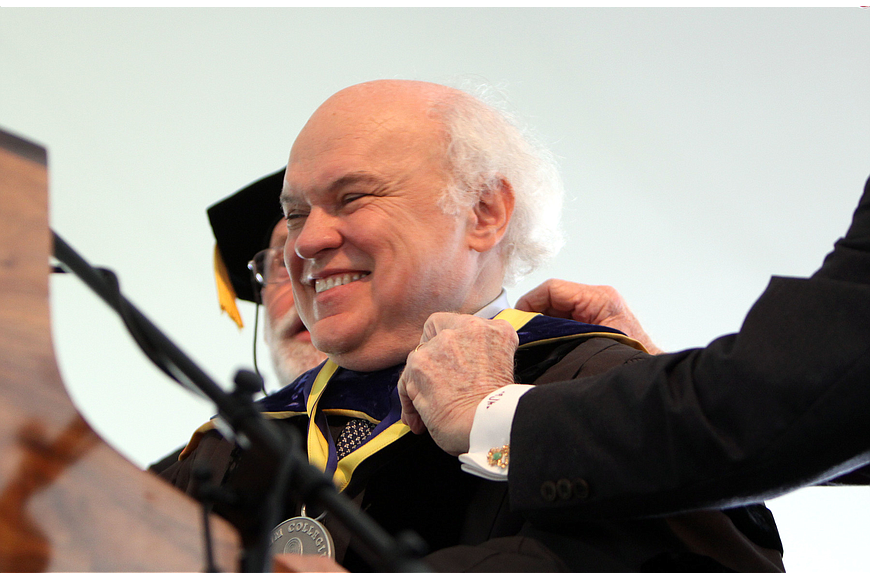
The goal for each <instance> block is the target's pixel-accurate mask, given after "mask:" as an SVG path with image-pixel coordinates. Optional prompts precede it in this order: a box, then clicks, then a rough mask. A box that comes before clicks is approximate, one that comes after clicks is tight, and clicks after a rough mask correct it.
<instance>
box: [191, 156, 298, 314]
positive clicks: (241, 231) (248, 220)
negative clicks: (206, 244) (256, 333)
mask: <svg viewBox="0 0 870 580" xmlns="http://www.w3.org/2000/svg"><path fill="white" fill-rule="evenodd" d="M283 182H284V170H283V169H281V170H280V171H276V172H275V173H272V174H270V175H267V176H266V177H263V178H262V179H259V180H258V181H255V182H253V183H251V184H250V185H247V186H245V187H243V188H242V189H240V190H239V191H237V192H235V193H234V194H232V195H231V196H229V197H227V198H226V199H223V200H221V201H219V202H218V203H216V204H214V205H212V206H211V207H209V208H208V210H207V212H208V220H209V222H210V223H211V229H212V231H213V232H214V237H215V241H216V242H217V248H216V251H215V273H216V275H217V277H218V293H219V294H221V293H222V291H231V292H233V293H234V294H235V296H238V297H239V298H241V299H242V300H248V301H250V302H256V298H255V296H254V291H253V288H252V286H251V273H250V271H249V270H248V262H249V261H250V260H251V258H253V257H254V254H256V253H257V252H259V251H260V250H263V249H265V248H266V247H268V245H269V239H270V238H271V235H272V230H273V228H274V227H275V224H276V223H278V220H279V219H281V217H283V213H282V212H281V204H280V201H279V197H280V195H281V188H282V187H283ZM222 267H224V268H223V269H224V272H223V273H222V272H221V270H222ZM222 275H223V276H224V277H225V278H227V279H228V281H229V284H230V285H231V286H232V287H231V288H228V287H226V280H224V281H223V282H222V280H221V278H222ZM222 283H223V285H224V286H225V287H224V288H222V287H221V285H222ZM233 298H234V297H229V301H230V302H232V307H231V308H230V307H228V306H229V304H227V303H226V300H225V298H224V297H223V296H221V297H220V299H221V307H223V308H224V310H226V311H227V312H228V313H229V314H230V316H233V312H232V311H233V310H235V301H234V300H233ZM233 318H234V319H235V316H233ZM236 322H237V323H238V324H239V326H241V319H239V320H237V321H236Z"/></svg>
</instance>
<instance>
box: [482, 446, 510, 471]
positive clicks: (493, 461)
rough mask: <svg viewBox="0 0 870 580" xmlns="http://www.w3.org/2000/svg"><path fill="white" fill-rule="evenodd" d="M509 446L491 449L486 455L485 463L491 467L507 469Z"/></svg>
mask: <svg viewBox="0 0 870 580" xmlns="http://www.w3.org/2000/svg"><path fill="white" fill-rule="evenodd" d="M510 451H511V448H510V445H502V446H501V447H493V448H492V449H490V450H489V453H487V454H486V461H487V462H488V463H489V464H490V465H491V466H492V467H499V468H501V469H507V466H508V461H509V460H510Z"/></svg>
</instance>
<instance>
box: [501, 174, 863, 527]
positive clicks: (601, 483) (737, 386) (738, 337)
mask: <svg viewBox="0 0 870 580" xmlns="http://www.w3.org/2000/svg"><path fill="white" fill-rule="evenodd" d="M868 414H870V181H868V183H867V186H866V188H865V191H864V195H863V197H862V198H861V201H860V203H859V206H858V209H857V210H856V212H855V214H854V217H853V221H852V225H851V227H850V229H849V231H848V233H847V235H846V236H845V238H842V239H840V240H839V241H838V242H837V243H836V244H835V247H834V250H833V252H832V253H831V254H829V255H828V256H827V258H826V259H825V262H824V264H823V266H822V268H821V269H820V270H819V271H818V272H816V273H815V274H814V275H813V276H812V277H810V278H809V279H797V278H776V277H775V278H773V279H772V280H771V282H770V285H769V286H768V288H767V289H766V290H765V292H764V293H763V294H762V296H761V297H760V298H759V299H758V301H757V302H756V303H755V305H754V306H753V308H752V309H751V311H750V312H749V314H748V315H747V317H746V320H745V321H744V323H743V326H742V328H741V329H740V331H739V332H738V333H736V334H732V335H728V336H723V337H721V338H719V339H717V340H715V341H713V342H712V343H711V344H710V345H709V346H707V347H706V348H703V349H693V350H687V351H684V352H679V353H674V354H668V355H661V356H657V357H654V358H651V359H649V360H646V361H642V362H639V363H637V364H634V365H630V366H628V367H623V368H620V369H616V370H612V371H609V372H607V373H604V374H602V375H599V376H597V377H594V378H576V379H569V380H565V381H562V382H558V383H555V384H552V385H550V386H548V387H547V388H546V389H538V388H536V389H533V390H531V391H530V392H528V393H527V394H526V395H524V396H523V397H522V399H520V402H519V405H518V408H517V412H516V415H515V417H514V421H513V425H512V430H511V467H510V476H509V480H510V500H511V505H512V506H513V507H514V509H516V510H519V511H521V512H523V513H524V514H525V515H526V516H527V517H528V518H529V519H530V520H531V521H534V522H537V523H539V524H553V523H558V522H577V521H584V520H596V519H601V518H613V517H637V516H653V515H663V514H670V513H676V512H681V511H685V510H689V509H697V508H708V507H728V506H735V505H743V504H746V503H747V502H753V501H759V500H762V499H766V498H771V497H775V496H777V495H781V494H783V493H785V492H787V491H790V490H792V489H795V488H797V487H800V486H804V485H809V484H815V483H819V482H823V481H828V480H831V479H832V478H835V477H837V476H840V475H842V474H844V473H846V472H850V471H852V470H855V469H856V468H857V467H860V466H862V465H864V464H866V463H868V462H870V429H868V428H867V418H868ZM563 480H564V481H583V482H584V486H585V489H587V490H588V491H587V492H586V493H584V494H580V495H578V494H572V495H570V496H564V497H563V496H558V495H556V496H554V495H553V494H552V493H550V490H551V488H552V486H553V485H554V484H556V483H557V482H559V481H563ZM866 481H867V478H862V477H861V476H860V474H858V475H857V476H855V474H853V482H866Z"/></svg>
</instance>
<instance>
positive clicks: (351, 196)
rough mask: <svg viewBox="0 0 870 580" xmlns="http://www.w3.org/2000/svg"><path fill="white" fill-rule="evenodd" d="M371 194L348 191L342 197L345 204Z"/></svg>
mask: <svg viewBox="0 0 870 580" xmlns="http://www.w3.org/2000/svg"><path fill="white" fill-rule="evenodd" d="M367 195H369V194H368V193H348V194H347V195H345V196H344V197H342V198H341V203H342V204H343V205H347V204H349V203H353V202H354V201H356V200H358V199H360V198H363V197H366V196H367Z"/></svg>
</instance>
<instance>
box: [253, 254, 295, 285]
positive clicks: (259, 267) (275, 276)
mask: <svg viewBox="0 0 870 580" xmlns="http://www.w3.org/2000/svg"><path fill="white" fill-rule="evenodd" d="M248 270H250V271H251V272H253V274H254V279H256V280H257V282H258V283H259V284H260V286H266V285H268V284H280V283H282V282H287V281H288V280H290V274H289V272H287V268H286V267H285V266H284V248H283V247H277V248H266V249H265V250H260V251H259V252H257V253H256V254H254V258H253V259H252V260H251V261H250V262H248Z"/></svg>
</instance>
